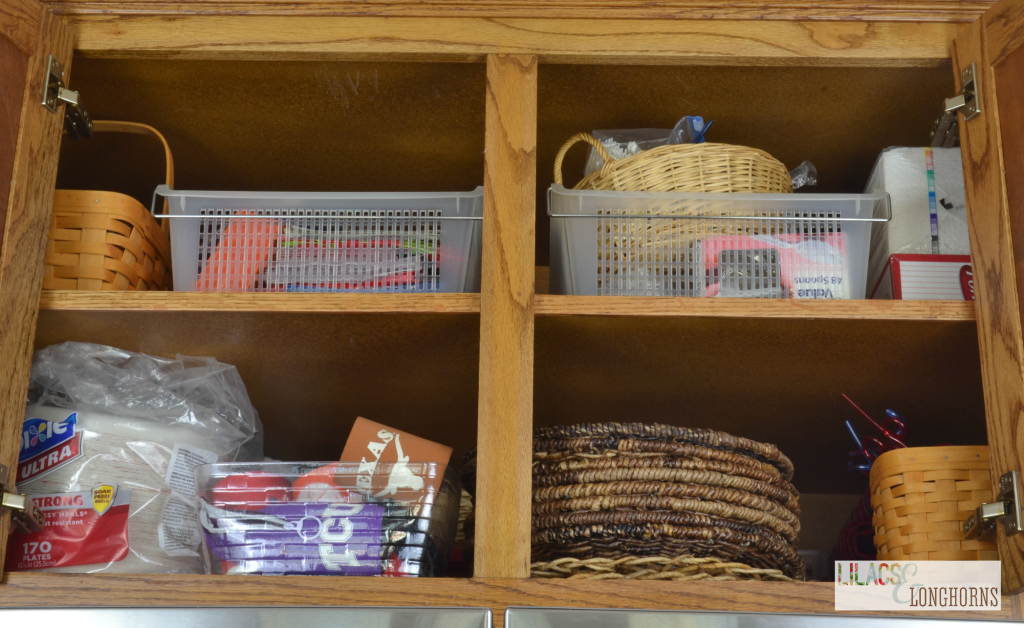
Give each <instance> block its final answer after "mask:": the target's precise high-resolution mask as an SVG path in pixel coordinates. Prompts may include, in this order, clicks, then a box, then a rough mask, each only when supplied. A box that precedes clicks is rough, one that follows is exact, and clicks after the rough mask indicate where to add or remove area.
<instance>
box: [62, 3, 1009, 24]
mask: <svg viewBox="0 0 1024 628" xmlns="http://www.w3.org/2000/svg"><path fill="white" fill-rule="evenodd" d="M44 3H45V4H46V5H47V7H49V8H50V9H51V10H52V11H54V12H56V13H58V14H70V15H76V14H78V15H82V14H89V13H103V14H117V13H120V14H129V13H131V14H139V13H150V14H160V15H190V14H202V13H211V12H217V13H221V14H261V13H263V14H277V15H281V14H285V15H287V14H300V15H325V16H328V15H336V16H381V17H460V18H461V17H479V18H489V19H509V18H547V19H566V18H567V19H593V18H597V19H664V20H683V19H706V20H707V19H730V20H734V19H749V20H815V21H817V20H835V21H865V20H877V21H915V22H929V21H930V22H936V21H937V22H971V21H973V20H975V19H977V18H978V17H980V16H981V15H982V14H983V13H984V12H985V10H986V9H988V8H989V7H991V6H992V4H994V3H995V0H938V1H936V0H927V1H925V0H888V2H885V3H874V4H866V3H864V2H857V1H856V0H833V1H832V2H826V3H822V2H815V1H813V0H797V1H790V2H765V1H764V0H743V1H738V2H737V1H734V2H729V3H722V2H715V1H712V0H676V1H673V2H659V3H657V4H652V3H650V2H644V1H643V0H627V1H622V0H620V1H619V2H615V3H574V2H544V3H539V2H535V1H531V0H505V1H501V2H488V3H486V4H485V3H478V2H468V1H464V2H445V3H424V2H414V1H399V2H393V1H389V2H380V1H377V0H346V1H344V2H337V1H335V2H331V1H329V0H302V1H301V2H289V3H281V2H275V1H274V0H248V1H246V0H218V1H213V2H211V1H210V0H203V1H202V2H200V1H199V0H187V1H184V2H182V1H178V2H170V1H167V0H164V1H159V0H44Z"/></svg>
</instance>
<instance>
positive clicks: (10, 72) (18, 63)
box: [0, 37, 29, 246]
mask: <svg viewBox="0 0 1024 628" xmlns="http://www.w3.org/2000/svg"><path fill="white" fill-rule="evenodd" d="M28 59H29V55H28V54H27V53H24V52H22V51H21V49H20V48H18V47H17V46H15V45H14V43H13V42H12V41H11V40H10V39H7V38H5V37H0V85H9V86H11V88H10V89H4V91H3V92H2V93H0V246H2V245H3V239H4V227H5V226H6V224H7V204H8V203H9V202H10V194H11V180H12V179H13V176H12V175H13V174H14V157H15V153H16V152H17V150H18V130H19V129H20V128H21V108H22V103H23V101H24V98H25V94H24V90H22V89H16V88H15V86H18V85H22V86H23V85H25V82H26V80H27V72H28Z"/></svg>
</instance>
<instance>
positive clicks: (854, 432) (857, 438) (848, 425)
mask: <svg viewBox="0 0 1024 628" xmlns="http://www.w3.org/2000/svg"><path fill="white" fill-rule="evenodd" d="M846 429H848V430H850V436H852V437H853V442H855V443H857V449H858V450H860V451H864V445H863V444H862V443H861V442H860V436H857V430H855V429H853V424H852V423H850V422H849V421H847V422H846Z"/></svg>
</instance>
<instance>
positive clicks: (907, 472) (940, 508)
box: [871, 446, 998, 560]
mask: <svg viewBox="0 0 1024 628" xmlns="http://www.w3.org/2000/svg"><path fill="white" fill-rule="evenodd" d="M992 496H993V495H992V475H991V470H990V469H989V461H988V447H984V446H977V447H910V448H906V449H894V450H891V451H887V452H885V453H883V454H882V455H881V456H879V457H878V459H877V460H875V462H874V464H873V465H872V466H871V509H872V511H873V512H874V516H873V517H872V524H873V525H874V528H875V548H876V549H877V550H878V560H998V557H997V555H996V545H995V543H992V542H988V541H979V540H966V539H964V533H963V525H964V520H966V519H967V517H969V516H970V515H971V514H973V513H974V509H975V508H977V507H978V506H979V505H981V504H982V503H983V502H991V501H992Z"/></svg>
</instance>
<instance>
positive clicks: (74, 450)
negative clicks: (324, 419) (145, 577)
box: [8, 342, 263, 573]
mask: <svg viewBox="0 0 1024 628" xmlns="http://www.w3.org/2000/svg"><path fill="white" fill-rule="evenodd" d="M262 449H263V445H262V428H261V424H260V420H259V416H258V414H257V413H256V410H255V409H254V408H253V407H252V404H251V403H250V402H249V397H248V394H247V393H246V390H245V385H244V384H243V383H242V380H241V377H240V376H239V374H238V371H237V369H235V367H233V366H230V365H226V364H221V363H219V362H217V361H216V360H215V359H213V358H194V357H185V356H177V357H176V358H175V359H168V358H161V357H154V356H149V355H144V354H140V353H133V352H129V351H122V350H120V349H115V348H113V347H107V346H102V345H94V344H85V343H74V342H68V343H64V344H61V345H54V346H50V347H47V348H45V349H43V350H41V351H39V352H37V353H36V356H35V360H34V361H33V365H32V375H31V382H30V385H29V398H28V407H27V408H26V413H25V422H24V427H23V434H22V456H20V457H19V465H18V487H19V489H21V490H23V491H25V492H26V493H28V494H30V495H39V496H50V499H48V500H46V502H45V503H46V504H47V505H49V504H51V503H53V504H58V503H59V502H60V501H61V499H62V498H60V497H59V496H60V495H69V494H76V495H81V496H84V497H85V504H86V506H88V505H91V504H92V502H91V501H90V494H91V495H94V496H95V495H101V496H102V495H103V492H102V491H101V492H100V493H97V492H96V491H97V489H100V488H102V487H105V489H106V492H107V493H108V494H109V495H108V498H107V500H106V501H105V502H102V503H101V502H97V503H96V505H95V506H94V508H93V510H94V511H95V512H96V513H98V514H94V513H93V512H92V511H90V510H89V509H88V508H78V510H68V509H65V510H58V509H53V510H50V509H49V506H44V513H46V514H47V530H44V532H43V533H40V534H44V535H45V534H50V535H51V536H50V537H47V538H45V539H42V538H41V539H35V538H31V539H21V538H19V536H24V535H18V534H13V535H11V541H10V542H11V544H17V545H16V549H18V550H19V551H20V550H21V548H22V547H24V548H26V551H25V552H22V553H23V554H25V556H23V558H25V559H26V560H25V561H23V562H22V563H21V564H19V563H14V564H13V566H12V563H11V560H12V554H11V552H8V567H9V568H13V569H18V568H19V566H20V568H28V569H36V568H49V569H50V570H52V571H58V572H72V573H82V572H106V573H202V572H203V563H202V559H201V558H200V555H199V546H200V538H199V527H198V509H197V507H198V501H197V498H196V495H195V487H194V477H193V475H192V474H193V472H194V469H195V467H196V466H198V465H199V464H204V463H210V462H233V461H251V460H262V459H263V452H262ZM90 492H91V493H90ZM129 493H130V498H129ZM110 498H112V499H113V505H110ZM63 499H64V501H65V502H68V503H70V500H69V498H67V497H64V498H63ZM129 499H130V505H128V501H126V500H129ZM122 501H124V502H125V505H126V506H128V508H127V509H126V510H127V530H126V538H127V552H123V554H124V555H123V556H121V557H119V558H118V557H114V556H113V554H111V555H109V556H107V558H109V559H110V560H106V561H105V562H98V563H96V562H94V563H89V564H83V563H82V562H81V561H82V560H85V559H84V558H83V556H91V555H92V554H91V553H90V552H89V547H88V546H89V545H90V543H94V542H96V541H97V539H98V536H96V535H94V536H92V537H81V535H80V538H72V537H73V536H74V535H73V534H71V532H67V533H66V534H65V537H62V538H61V539H55V538H52V535H54V534H58V535H59V534H61V533H64V531H63V530H61V529H60V528H53V529H51V522H54V521H57V523H56V524H55V525H60V526H65V527H66V528H68V529H69V530H70V529H71V524H69V523H68V522H67V521H64V522H62V521H61V520H60V519H61V518H64V519H66V518H68V517H73V516H75V515H77V514H84V513H88V514H89V515H91V516H92V517H93V518H97V517H98V523H97V522H94V521H86V522H85V524H86V526H85V527H88V526H89V525H93V524H97V525H100V526H102V525H108V526H109V525H112V524H110V523H109V521H108V520H105V519H103V517H108V516H109V515H110V513H111V512H112V511H113V510H114V506H116V505H118V504H119V503H120V502H122ZM77 503H78V504H79V505H81V503H82V502H81V498H79V502H77ZM108 509H109V510H108ZM72 523H77V524H81V523H82V522H80V521H76V522H72ZM79 527H82V526H79ZM122 527H123V526H122ZM124 532H125V531H124V530H120V529H119V533H122V534H123V533H124ZM82 534H84V533H82ZM97 534H99V533H97ZM103 534H104V535H107V536H110V534H111V533H110V532H109V530H108V531H107V532H104V533H103ZM41 540H42V541H43V542H45V543H46V545H43V546H44V547H51V546H52V547H53V548H54V551H53V552H50V553H49V554H43V553H40V552H34V553H32V554H31V555H28V554H27V553H26V552H27V548H30V547H35V546H33V545H32V543H33V542H39V541H41ZM61 542H66V543H67V545H68V546H69V547H67V548H60V547H58V546H59V545H60V543H61ZM41 545H42V544H41ZM72 546H73V547H72ZM76 551H77V552H79V554H80V555H79V557H78V558H74V557H73V556H72V554H74V552H76ZM118 556H120V554H119V555H118ZM61 557H63V558H61ZM15 558H16V557H15ZM51 564H58V565H66V566H58V567H49V565H51Z"/></svg>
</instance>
